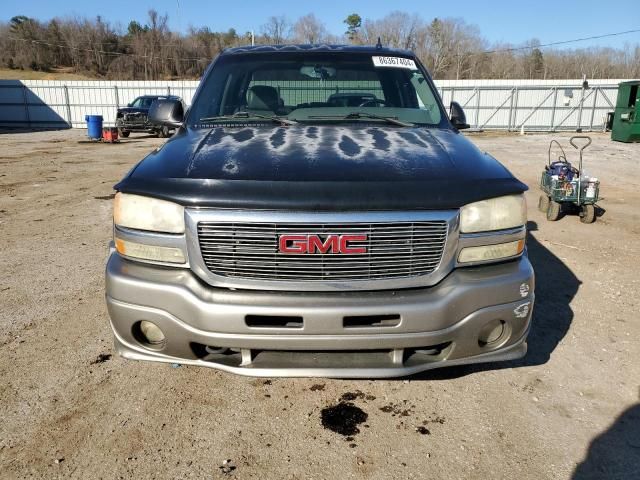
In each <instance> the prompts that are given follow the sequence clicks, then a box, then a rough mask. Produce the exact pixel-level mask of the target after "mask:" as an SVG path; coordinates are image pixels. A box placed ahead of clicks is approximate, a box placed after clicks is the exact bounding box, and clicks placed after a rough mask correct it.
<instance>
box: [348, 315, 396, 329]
mask: <svg viewBox="0 0 640 480" xmlns="http://www.w3.org/2000/svg"><path fill="white" fill-rule="evenodd" d="M398 325H400V315H398V314H390V315H357V316H350V317H343V318H342V326H343V327H344V328H367V327H397V326H398Z"/></svg>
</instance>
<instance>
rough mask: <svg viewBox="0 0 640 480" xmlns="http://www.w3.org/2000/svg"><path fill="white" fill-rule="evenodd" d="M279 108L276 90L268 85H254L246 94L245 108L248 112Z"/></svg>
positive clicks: (273, 110) (278, 97)
mask: <svg viewBox="0 0 640 480" xmlns="http://www.w3.org/2000/svg"><path fill="white" fill-rule="evenodd" d="M279 107H280V96H279V95H278V90H276V89H275V88H274V87H270V86H268V85H254V86H253V87H251V88H250V89H249V91H248V92H247V108H248V109H249V110H271V111H272V112H275V111H276V110H278V108H279Z"/></svg>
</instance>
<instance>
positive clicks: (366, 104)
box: [358, 98, 389, 107]
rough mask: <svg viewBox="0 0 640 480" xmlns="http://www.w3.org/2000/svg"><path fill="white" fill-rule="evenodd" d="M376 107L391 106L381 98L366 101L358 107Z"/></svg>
mask: <svg viewBox="0 0 640 480" xmlns="http://www.w3.org/2000/svg"><path fill="white" fill-rule="evenodd" d="M376 105H382V106H383V107H388V106H389V104H388V103H387V102H386V101H385V100H382V99H381V98H372V99H371V100H366V101H364V102H362V103H361V104H360V105H358V106H359V107H371V106H376Z"/></svg>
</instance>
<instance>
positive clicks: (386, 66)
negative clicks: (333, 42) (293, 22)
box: [188, 52, 443, 127]
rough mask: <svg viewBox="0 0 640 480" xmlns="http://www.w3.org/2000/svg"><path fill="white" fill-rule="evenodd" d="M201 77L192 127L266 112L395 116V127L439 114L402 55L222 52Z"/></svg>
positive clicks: (434, 120)
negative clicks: (203, 77)
mask: <svg viewBox="0 0 640 480" xmlns="http://www.w3.org/2000/svg"><path fill="white" fill-rule="evenodd" d="M203 82H204V83H203V85H202V87H201V89H200V92H199V94H198V96H197V97H196V99H195V100H194V103H193V105H192V107H191V112H190V114H189V119H188V124H189V125H190V126H192V127H207V126H209V125H211V124H212V123H216V122H224V123H225V124H226V123H228V122H241V123H243V124H245V123H247V122H251V121H252V120H253V121H256V122H262V123H263V122H264V121H265V118H266V117H269V118H271V117H273V118H277V119H288V120H291V121H292V122H299V123H317V122H323V123H327V122H328V123H333V122H341V121H349V122H353V121H364V122H370V123H371V122H374V123H376V122H385V121H387V122H388V123H392V122H393V120H395V122H394V124H395V125H400V126H407V125H431V126H435V125H440V124H441V122H442V121H443V114H442V110H441V108H440V104H439V103H438V101H437V99H436V98H437V97H436V95H437V94H436V93H435V92H434V91H433V89H432V87H431V82H430V81H428V80H427V78H426V77H425V75H424V74H423V72H422V71H421V70H420V69H419V68H418V66H417V65H416V64H415V62H414V60H412V59H410V58H405V57H397V56H381V55H375V54H371V53H369V54H365V53H353V52H343V53H335V52H334V53H330V54H327V53H311V52H300V53H286V54H285V53H260V54H258V53H252V54H246V55H228V56H222V57H221V58H220V59H219V60H218V61H217V62H216V63H215V65H214V67H213V69H212V71H211V72H210V74H209V75H208V76H207V77H206V78H205V79H204V80H203ZM273 118H272V119H273ZM389 119H391V121H389ZM292 122H291V123H292Z"/></svg>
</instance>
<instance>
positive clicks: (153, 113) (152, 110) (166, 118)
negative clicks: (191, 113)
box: [149, 98, 184, 128]
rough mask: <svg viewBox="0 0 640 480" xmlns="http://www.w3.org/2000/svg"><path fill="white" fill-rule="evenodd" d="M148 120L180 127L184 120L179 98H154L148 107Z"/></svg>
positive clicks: (182, 107)
mask: <svg viewBox="0 0 640 480" xmlns="http://www.w3.org/2000/svg"><path fill="white" fill-rule="evenodd" d="M149 120H151V122H153V123H157V124H160V125H166V126H168V127H175V128H178V127H181V126H182V122H184V106H183V105H182V102H181V101H180V100H174V99H168V98H165V99H158V100H155V101H154V102H153V103H152V104H151V107H149Z"/></svg>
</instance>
